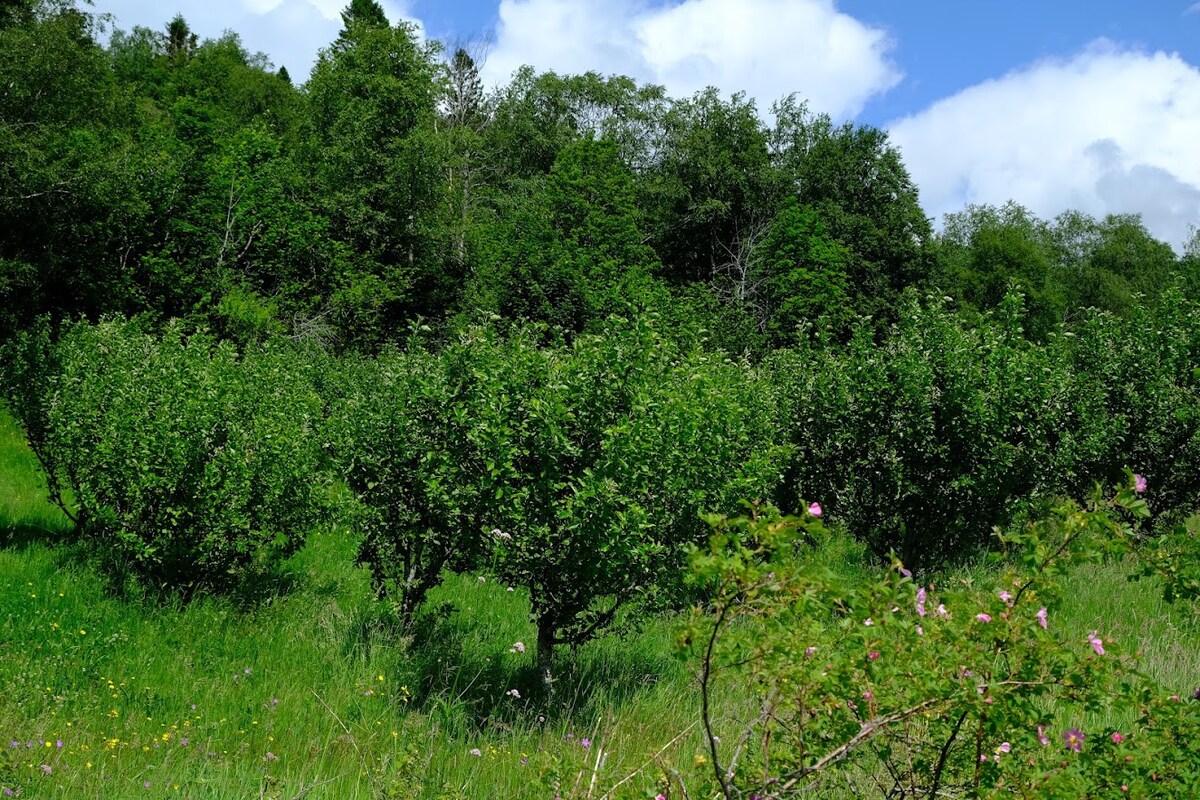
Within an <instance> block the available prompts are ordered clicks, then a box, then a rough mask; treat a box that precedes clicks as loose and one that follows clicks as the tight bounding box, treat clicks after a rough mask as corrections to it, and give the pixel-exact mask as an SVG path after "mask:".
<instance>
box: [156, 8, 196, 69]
mask: <svg viewBox="0 0 1200 800" xmlns="http://www.w3.org/2000/svg"><path fill="white" fill-rule="evenodd" d="M196 45H197V37H196V34H194V33H192V29H191V28H190V27H188V24H187V20H185V19H184V18H183V15H182V14H176V15H175V16H174V18H172V20H171V21H170V22H169V23H167V30H166V33H164V34H163V47H164V49H165V50H166V53H167V61H168V63H170V64H171V66H173V67H179V66H182V65H183V63H184V62H185V61H187V60H188V59H189V58H191V57H192V54H193V53H195V52H196Z"/></svg>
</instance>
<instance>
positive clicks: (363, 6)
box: [335, 0, 389, 46]
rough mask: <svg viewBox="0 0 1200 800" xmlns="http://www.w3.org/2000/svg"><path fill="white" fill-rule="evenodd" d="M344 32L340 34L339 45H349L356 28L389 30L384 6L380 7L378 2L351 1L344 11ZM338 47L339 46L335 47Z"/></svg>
mask: <svg viewBox="0 0 1200 800" xmlns="http://www.w3.org/2000/svg"><path fill="white" fill-rule="evenodd" d="M341 15H342V30H341V31H340V32H339V33H338V38H337V44H339V45H340V44H346V43H349V42H350V41H351V40H352V38H353V35H354V32H353V29H354V28H355V27H356V26H368V27H372V28H387V27H388V26H389V23H388V19H387V14H385V13H383V6H381V5H379V3H377V2H376V0H350V5H348V6H346V7H345V8H344V9H342V12H341ZM335 46H337V45H335Z"/></svg>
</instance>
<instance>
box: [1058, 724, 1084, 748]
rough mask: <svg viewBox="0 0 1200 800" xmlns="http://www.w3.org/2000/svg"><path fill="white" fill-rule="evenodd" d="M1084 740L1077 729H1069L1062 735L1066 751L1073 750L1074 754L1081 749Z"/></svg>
mask: <svg viewBox="0 0 1200 800" xmlns="http://www.w3.org/2000/svg"><path fill="white" fill-rule="evenodd" d="M1086 738H1087V737H1086V736H1084V734H1083V731H1081V730H1079V728H1071V729H1070V730H1068V731H1067V732H1066V733H1064V734H1063V741H1065V742H1066V743H1067V749H1068V750H1074V751H1075V752H1076V753H1078V752H1079V751H1080V750H1082V749H1083V740H1084V739H1086Z"/></svg>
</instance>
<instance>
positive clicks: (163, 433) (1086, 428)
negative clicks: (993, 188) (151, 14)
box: [0, 0, 1200, 800]
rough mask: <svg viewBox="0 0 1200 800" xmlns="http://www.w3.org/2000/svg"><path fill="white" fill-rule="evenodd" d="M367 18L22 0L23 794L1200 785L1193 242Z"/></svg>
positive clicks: (19, 626) (612, 79)
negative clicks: (109, 15) (309, 64)
mask: <svg viewBox="0 0 1200 800" xmlns="http://www.w3.org/2000/svg"><path fill="white" fill-rule="evenodd" d="M342 18H343V23H344V25H343V29H342V31H341V33H340V34H339V36H338V38H337V40H336V41H335V42H333V43H331V44H330V45H329V47H327V48H325V49H324V50H322V51H321V53H320V56H319V58H318V61H317V64H316V66H315V67H314V69H313V72H312V74H311V75H310V76H308V79H307V81H306V82H304V83H302V84H299V85H297V84H296V83H294V82H293V81H292V79H291V77H290V76H288V75H287V74H286V71H285V70H282V69H281V70H278V71H276V70H274V69H273V68H272V66H271V64H270V62H269V60H268V59H267V57H266V56H264V55H262V54H251V53H248V52H246V51H245V49H244V48H243V47H242V45H241V43H240V41H239V39H238V37H237V36H236V34H234V33H228V34H226V35H225V36H223V37H222V38H220V39H217V40H210V41H204V42H200V41H198V39H197V37H196V36H195V35H194V34H192V33H191V31H190V29H189V28H188V26H187V23H186V21H185V20H183V19H182V18H181V17H176V18H175V19H174V20H172V21H170V22H169V23H168V25H167V26H166V28H165V30H164V31H163V32H156V31H151V30H148V29H143V28H136V29H134V30H133V31H131V32H125V31H119V30H109V29H108V27H107V26H108V24H109V23H108V21H107V20H106V19H105V18H104V17H101V16H97V15H94V14H91V13H89V12H88V11H87V10H86V8H80V7H79V6H78V5H77V4H76V3H74V2H71V0H18V2H15V3H9V4H7V5H5V6H4V7H3V8H2V9H0V685H2V686H4V687H5V688H6V691H4V692H2V693H0V794H2V795H4V796H20V797H29V798H33V797H63V798H66V797H72V798H73V797H164V796H165V797H172V796H178V797H190V798H243V797H248V796H258V797H263V798H278V799H279V800H284V799H287V800H300V798H321V797H328V798H350V797H363V798H438V799H439V800H445V799H449V798H477V797H506V798H507V797H512V798H562V799H563V800H566V799H567V798H576V799H582V798H588V799H589V800H590V799H591V798H596V799H597V800H600V799H602V798H612V800H616V798H640V799H642V800H652V799H653V800H686V799H687V798H722V799H723V800H733V798H739V799H740V800H741V799H745V798H759V800H763V799H764V798H777V797H857V796H879V797H908V798H933V797H946V796H950V797H1038V798H1058V797H1062V798H1068V797H1070V798H1075V797H1082V796H1087V797H1101V796H1104V797H1135V798H1152V797H1189V796H1200V767H1198V766H1197V765H1198V764H1200V749H1198V748H1200V744H1198V743H1200V660H1198V659H1197V657H1196V653H1198V652H1200V628H1198V627H1197V626H1198V625H1200V621H1198V619H1197V616H1196V611H1195V606H1194V602H1195V601H1196V600H1197V598H1198V597H1200V535H1198V534H1197V530H1200V523H1198V521H1197V520H1198V518H1197V516H1196V515H1197V512H1198V511H1200V300H1197V299H1196V298H1197V294H1196V290H1197V288H1198V286H1200V246H1198V240H1197V238H1196V237H1195V236H1193V238H1192V241H1191V242H1190V243H1188V244H1187V245H1186V247H1185V248H1184V250H1183V252H1182V253H1181V254H1177V253H1176V252H1175V251H1174V250H1173V249H1172V248H1171V246H1170V245H1168V244H1166V243H1163V242H1160V241H1157V240H1155V239H1154V238H1153V236H1151V235H1150V233H1149V232H1148V231H1147V230H1146V229H1145V227H1144V226H1143V224H1142V222H1141V220H1140V219H1139V218H1138V217H1136V216H1110V217H1107V218H1105V219H1094V218H1091V217H1089V216H1087V215H1084V214H1080V213H1076V212H1068V213H1065V214H1063V215H1060V216H1059V217H1057V218H1055V219H1053V220H1041V219H1038V218H1036V217H1035V216H1033V215H1032V214H1031V213H1030V212H1028V211H1027V210H1026V209H1023V208H1021V207H1019V206H1017V205H1015V204H1008V205H1005V206H1003V207H999V208H997V207H990V206H973V207H969V208H967V209H964V210H963V211H962V212H960V213H957V214H951V215H949V216H948V217H947V218H946V219H945V220H944V224H943V225H942V228H941V230H940V231H938V232H935V231H934V229H933V226H932V223H931V221H930V220H928V219H927V218H926V217H925V216H924V212H923V211H922V210H921V207H920V204H919V201H918V196H917V191H916V188H915V187H914V186H913V184H912V181H911V180H910V178H909V176H908V174H907V172H906V170H905V168H904V165H903V163H902V161H901V158H900V154H899V153H898V152H897V151H896V150H895V148H893V147H892V146H891V145H890V144H889V142H888V138H887V135H886V133H885V132H883V131H879V130H876V129H873V128H870V127H865V126H856V125H854V124H851V123H844V124H837V123H835V122H834V121H833V120H832V119H831V118H829V117H828V116H826V115H823V114H820V113H817V112H815V111H813V110H810V109H809V108H808V107H807V105H806V104H805V103H804V102H803V101H802V100H801V99H799V98H798V97H796V96H794V95H793V96H788V97H785V98H781V99H780V100H779V102H778V103H776V104H775V105H774V106H773V107H772V109H770V114H769V116H767V115H765V114H764V113H762V111H763V110H760V109H757V108H756V107H755V105H754V104H753V103H752V102H750V101H749V100H747V99H746V98H745V97H744V96H743V95H740V94H735V95H732V96H729V97H726V96H722V95H721V94H720V93H719V92H717V91H716V90H707V91H704V92H700V93H698V94H696V95H695V96H693V97H690V98H672V97H668V96H666V95H665V93H664V92H663V90H662V89H661V88H660V87H655V86H644V85H638V84H637V83H636V82H634V81H632V80H629V79H627V78H623V77H620V76H608V77H604V76H599V75H597V74H594V73H588V74H585V75H565V76H564V75H557V74H554V73H542V74H539V73H536V72H535V71H533V70H531V69H528V68H525V69H522V70H519V71H518V72H517V73H515V74H514V75H513V76H512V78H511V80H510V81H509V82H508V83H506V84H503V85H501V86H498V87H496V88H494V89H493V90H491V91H485V90H484V88H483V85H482V82H481V80H480V77H479V65H478V64H477V63H476V62H475V59H474V58H473V56H472V53H471V52H470V51H469V48H453V49H452V50H451V49H445V48H443V47H442V45H441V44H440V43H437V42H432V41H427V40H425V39H424V38H422V37H420V36H418V34H417V32H416V31H415V30H414V29H413V28H412V27H411V26H408V25H406V24H400V25H391V24H389V22H388V20H387V18H386V16H385V15H384V13H383V10H382V8H381V7H380V6H379V5H378V3H376V2H374V0H353V2H351V3H350V4H349V5H348V6H347V7H346V9H345V10H344V11H343V14H342ZM104 35H107V37H108V41H107V44H104V43H102V42H101V38H102V36H104Z"/></svg>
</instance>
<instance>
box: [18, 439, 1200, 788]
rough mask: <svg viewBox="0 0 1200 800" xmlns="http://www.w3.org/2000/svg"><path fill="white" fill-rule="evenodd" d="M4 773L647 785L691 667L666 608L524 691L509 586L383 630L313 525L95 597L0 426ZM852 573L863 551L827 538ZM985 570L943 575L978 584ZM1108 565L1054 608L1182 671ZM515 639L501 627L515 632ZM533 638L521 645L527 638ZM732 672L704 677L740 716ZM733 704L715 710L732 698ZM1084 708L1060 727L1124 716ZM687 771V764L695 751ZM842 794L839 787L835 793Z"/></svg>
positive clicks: (1134, 589) (178, 781)
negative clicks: (223, 584)
mask: <svg viewBox="0 0 1200 800" xmlns="http://www.w3.org/2000/svg"><path fill="white" fill-rule="evenodd" d="M0 464H2V465H3V469H2V471H0V537H2V538H0V545H2V546H0V576H2V577H0V624H2V627H0V656H2V657H0V684H2V685H3V686H5V687H6V691H5V692H3V694H2V695H0V731H2V732H3V743H4V745H5V748H4V757H3V759H2V760H0V786H3V787H4V789H5V790H7V791H6V794H7V793H8V792H12V793H13V794H14V795H16V796H21V797H28V798H40V797H46V798H51V797H54V798H68V797H122V798H124V797H147V798H151V797H190V798H246V797H269V798H302V797H308V798H358V797H361V798H384V797H397V798H399V797H414V798H415V797H428V798H460V797H461V798H484V797H512V798H526V797H527V798H547V797H553V796H555V789H554V787H555V786H556V785H557V786H558V787H560V791H562V789H564V788H565V789H566V791H562V796H566V797H581V798H582V797H588V798H602V797H617V796H621V797H646V798H652V797H654V796H655V795H656V794H657V793H658V792H659V791H661V790H662V789H663V788H664V787H665V786H666V785H667V783H668V782H669V779H670V777H669V776H670V775H671V774H672V773H673V772H674V773H676V774H679V775H681V776H685V777H686V776H687V775H690V774H691V773H692V772H693V771H696V770H698V769H699V768H700V767H702V766H703V760H704V753H705V743H704V740H703V736H702V731H701V727H700V725H699V708H698V699H697V697H698V696H697V693H696V664H695V663H693V662H690V661H688V660H686V659H681V658H679V657H677V655H676V653H677V647H676V643H675V636H676V633H677V631H678V629H679V627H680V625H679V622H678V621H677V620H674V619H673V618H672V617H670V616H661V617H658V618H656V619H654V620H652V621H651V622H649V623H648V624H646V625H645V626H644V627H643V628H642V629H640V630H638V631H637V632H635V633H632V634H630V635H627V636H612V637H606V638H604V639H600V640H597V641H593V642H591V643H589V644H586V645H583V646H581V647H579V648H578V649H577V650H575V651H574V652H572V653H570V654H569V656H568V658H567V659H566V667H565V670H564V675H563V676H562V678H561V680H562V685H563V686H565V687H569V688H567V689H565V690H563V691H561V693H560V695H558V696H557V697H556V699H555V702H554V703H553V704H550V705H546V704H543V703H539V702H536V701H533V700H530V699H528V698H532V697H536V696H537V674H536V670H535V669H534V666H533V664H532V661H531V655H530V653H529V652H523V650H524V648H523V647H522V645H523V644H524V643H527V642H531V641H532V638H533V637H534V635H535V631H534V629H533V626H532V625H531V623H530V622H529V617H528V598H527V596H526V595H525V593H524V590H522V589H513V590H509V589H508V588H507V587H505V586H502V585H499V584H498V583H496V582H495V580H493V579H489V578H488V577H487V576H485V575H478V576H476V575H463V576H451V577H449V578H448V579H447V581H446V583H445V584H444V585H443V586H441V587H439V588H437V589H435V590H433V591H432V592H431V595H430V597H429V600H428V604H429V607H430V608H431V609H433V610H432V611H431V612H430V613H428V614H427V615H425V616H424V617H423V618H422V620H421V622H420V626H421V627H420V629H419V630H417V631H415V632H414V634H410V635H401V634H400V632H399V631H397V630H396V629H395V627H394V625H393V624H391V623H389V622H388V620H387V618H386V616H385V615H383V614H381V613H380V610H379V605H378V604H377V603H376V602H375V601H374V597H373V594H372V592H371V591H370V586H369V579H368V576H367V575H366V573H365V571H364V570H363V569H361V568H359V567H356V566H355V564H354V553H355V549H356V545H357V542H356V540H355V537H354V535H353V534H352V533H351V532H350V531H347V530H345V529H341V528H333V529H329V530H323V531H321V532H319V533H317V534H315V535H313V536H312V537H311V538H310V540H309V542H308V543H307V545H306V546H305V547H304V549H303V550H302V551H301V552H300V553H298V554H297V555H296V556H294V557H293V558H292V559H291V560H290V561H289V562H288V564H287V568H286V575H287V578H288V585H287V586H286V587H282V586H281V587H280V589H281V591H280V593H279V594H278V595H277V596H274V597H272V598H270V599H269V600H267V601H266V602H263V603H260V604H255V605H246V604H245V603H239V602H237V601H235V600H231V599H222V598H210V597H204V598H199V599H195V600H192V601H191V602H188V603H182V602H176V603H171V604H167V605H165V606H164V605H162V604H160V603H156V602H153V601H152V600H150V599H145V598H143V599H141V600H139V599H137V598H130V597H122V598H118V597H115V596H113V594H112V592H111V591H110V588H109V587H108V586H107V585H106V583H105V581H104V580H103V579H102V577H101V576H100V575H98V574H97V573H96V571H95V570H94V569H93V568H92V566H91V565H90V564H89V558H88V553H87V552H86V551H85V550H84V549H83V548H85V547H86V545H79V544H74V543H72V541H71V539H70V538H69V537H68V533H69V530H70V525H69V523H68V522H67V521H66V520H65V518H64V517H63V516H62V514H61V512H59V511H58V510H57V509H55V508H54V507H53V506H51V505H50V504H49V503H47V501H46V500H45V494H44V480H43V478H42V476H41V475H40V474H39V471H38V469H37V464H36V461H35V460H34V458H33V457H32V455H31V454H30V452H29V451H28V449H27V448H26V446H25V443H24V441H23V436H22V434H21V432H20V430H19V428H18V427H17V426H16V425H15V424H14V422H13V421H12V419H11V418H10V417H8V416H7V415H5V416H4V417H3V418H2V419H0ZM827 556H828V558H827V561H829V562H832V563H834V564H836V565H837V566H838V569H840V570H842V571H844V572H846V573H848V574H851V573H855V572H863V571H866V570H869V569H871V567H869V566H867V565H866V564H865V563H863V562H862V561H861V558H862V556H861V553H858V554H856V553H854V552H852V551H847V550H845V549H842V550H839V551H831V552H830V553H828V554H827ZM990 569H993V568H992V567H987V566H979V567H976V568H970V567H962V568H959V569H958V570H957V571H956V572H955V573H954V574H953V575H950V576H947V577H946V578H945V580H961V581H978V580H981V579H982V578H983V576H984V575H985V574H986V573H987V572H988V571H989V570H990ZM1127 572H1128V569H1123V568H1122V564H1120V563H1115V564H1107V565H1103V564H1102V565H1088V566H1084V567H1080V568H1078V569H1077V570H1076V571H1075V572H1074V573H1073V574H1072V575H1071V576H1070V577H1069V579H1068V584H1067V585H1068V593H1067V594H1068V599H1067V601H1066V602H1065V604H1064V606H1063V608H1062V609H1061V611H1060V617H1061V618H1062V624H1063V625H1064V626H1066V627H1069V628H1073V629H1079V630H1084V629H1088V628H1099V629H1102V630H1104V631H1106V632H1107V635H1109V636H1110V637H1111V638H1113V639H1115V640H1118V641H1121V642H1123V643H1124V644H1125V646H1126V648H1127V649H1129V650H1137V651H1139V652H1141V653H1142V656H1143V667H1144V669H1145V671H1146V672H1147V673H1148V674H1149V675H1150V676H1152V677H1153V679H1154V680H1156V681H1157V682H1159V683H1161V685H1162V686H1163V687H1164V689H1165V690H1169V691H1170V692H1173V693H1177V694H1190V693H1191V692H1192V691H1193V690H1194V689H1195V688H1196V687H1197V686H1200V655H1198V654H1200V626H1197V620H1196V617H1195V615H1194V613H1192V612H1191V611H1190V610H1189V609H1188V608H1187V607H1185V606H1174V605H1172V606H1168V605H1166V604H1165V603H1164V602H1163V600H1162V598H1161V592H1160V591H1159V589H1158V587H1157V586H1156V585H1154V583H1153V582H1152V581H1145V582H1139V583H1132V584H1131V583H1129V582H1127V581H1126V579H1125V575H1126V574H1127ZM518 643H520V644H518ZM529 649H530V650H531V649H532V648H531V647H530V648H529ZM744 689H745V687H739V686H737V685H726V686H722V687H720V688H719V690H718V694H717V696H718V698H719V700H718V707H721V706H724V707H726V708H728V710H729V711H730V712H740V711H742V710H743V706H744V704H745V703H746V702H747V699H748V698H747V696H746V693H745V691H744ZM731 716H733V714H732V713H731ZM1117 717H1118V718H1116V719H1114V718H1113V716H1112V714H1111V713H1109V712H1106V711H1103V710H1099V711H1095V712H1092V713H1089V714H1085V715H1082V716H1080V717H1079V718H1078V720H1077V721H1078V724H1079V725H1080V726H1081V727H1085V728H1099V727H1105V726H1111V725H1113V724H1122V723H1127V722H1128V720H1127V719H1122V718H1120V715H1117ZM698 765H699V766H698ZM847 791H849V789H847Z"/></svg>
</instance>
